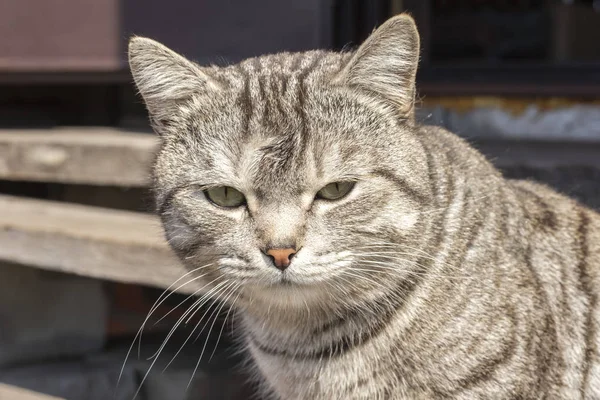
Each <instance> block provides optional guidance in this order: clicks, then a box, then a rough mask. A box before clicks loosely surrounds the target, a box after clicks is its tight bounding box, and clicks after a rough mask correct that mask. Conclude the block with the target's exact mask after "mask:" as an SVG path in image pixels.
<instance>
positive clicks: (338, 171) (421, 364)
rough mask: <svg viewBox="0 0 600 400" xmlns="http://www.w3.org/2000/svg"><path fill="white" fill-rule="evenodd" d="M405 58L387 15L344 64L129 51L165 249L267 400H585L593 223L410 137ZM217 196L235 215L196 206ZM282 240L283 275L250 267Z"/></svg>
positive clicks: (414, 132) (593, 369)
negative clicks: (150, 142)
mask: <svg viewBox="0 0 600 400" xmlns="http://www.w3.org/2000/svg"><path fill="white" fill-rule="evenodd" d="M418 47H419V40H418V34H417V32H416V28H415V26H414V23H413V22H412V20H411V19H410V17H407V16H404V15H401V16H398V17H395V18H393V19H391V20H390V21H388V22H387V23H385V24H384V25H383V26H382V27H380V28H379V29H378V30H377V31H376V32H375V33H373V35H372V36H371V37H370V38H369V39H368V41H367V42H366V43H365V44H364V45H363V46H362V47H360V48H359V49H358V50H357V51H356V52H355V53H352V54H350V53H348V54H337V53H330V52H323V51H312V52H306V53H298V54H288V53H283V54H276V55H267V56H263V57H258V58H253V59H249V60H246V61H243V62H242V63H240V64H237V65H233V66H228V67H220V68H219V67H200V66H198V65H196V64H193V63H192V62H190V61H187V60H186V59H184V58H183V57H181V56H179V55H176V54H175V53H173V52H172V51H170V50H168V49H166V48H165V47H164V46H162V45H160V44H158V43H156V42H153V41H151V40H149V39H144V38H134V39H133V40H132V41H131V43H130V63H131V67H132V72H133V75H134V78H135V80H136V83H137V85H138V88H139V90H140V93H141V94H142V96H143V97H144V99H145V101H146V103H147V105H148V108H149V111H150V116H151V120H152V122H153V124H154V127H155V129H156V131H157V132H158V133H159V134H160V135H161V137H162V147H161V150H160V151H159V153H158V155H157V159H156V165H155V168H154V177H155V182H156V198H157V203H158V206H159V210H160V216H161V218H162V220H163V224H164V228H165V231H166V235H167V238H168V239H169V242H170V244H171V246H172V248H173V249H174V250H175V251H176V253H177V254H178V255H179V256H180V257H181V259H182V260H183V261H184V263H185V264H186V265H187V266H188V267H189V268H190V269H192V268H197V267H199V266H201V265H205V264H206V263H212V264H211V265H208V266H207V267H204V269H203V270H202V271H201V272H202V274H200V272H198V273H197V275H198V276H200V275H202V281H203V282H205V284H206V288H205V290H207V291H209V294H210V295H212V296H213V297H215V298H220V299H222V300H224V301H225V302H226V303H227V304H229V305H230V306H232V307H234V308H235V310H236V311H235V312H236V313H237V314H239V317H238V318H237V321H238V322H240V321H241V326H240V330H239V334H240V337H241V339H242V340H243V343H244V344H245V346H246V347H247V349H248V352H249V354H250V355H251V360H252V365H253V366H254V368H255V372H256V374H257V376H258V378H259V380H260V381H261V382H262V386H263V389H264V392H263V393H264V395H265V396H272V397H273V398H278V399H286V400H287V399H315V400H318V399H322V400H330V399H431V398H440V399H441V398H443V399H446V398H453V399H538V398H540V399H541V398H548V399H594V398H600V363H599V359H598V357H599V350H598V346H599V344H600V343H599V336H598V335H599V332H600V331H599V328H600V327H599V324H600V320H599V319H600V312H599V311H598V301H599V299H598V296H599V294H600V287H599V286H600V276H599V274H600V216H599V215H598V214H597V213H595V212H594V211H592V210H589V209H587V208H585V207H583V206H581V205H579V204H578V203H577V202H575V201H573V200H571V199H569V198H567V197H564V196H562V195H560V194H557V193H555V192H553V191H552V190H550V189H548V188H546V187H544V186H542V185H538V184H535V183H532V182H524V181H510V180H506V179H504V178H503V177H502V176H501V175H500V174H499V173H498V172H497V171H496V170H495V169H494V168H493V167H492V166H491V164H489V163H488V162H487V161H486V160H485V159H484V158H483V157H482V156H481V155H480V154H479V153H478V152H477V151H476V150H474V149H472V148H471V147H470V146H469V145H468V144H467V143H465V142H464V141H462V140H461V139H459V138H458V137H457V136H455V135H453V134H451V133H449V132H446V131H444V130H442V129H439V128H434V127H426V126H420V125H416V124H415V123H414V119H413V106H414V93H415V87H414V78H415V73H416V67H417V62H418ZM345 180H353V181H356V186H355V187H354V189H353V190H352V191H351V192H350V194H349V195H348V196H347V197H345V198H344V199H342V200H340V201H337V202H329V201H323V200H318V199H315V193H316V192H317V191H318V190H319V189H320V188H322V187H323V186H325V185H326V184H328V183H330V182H336V181H345ZM223 185H225V186H232V187H235V188H237V189H238V190H239V191H241V192H242V193H244V195H245V196H246V199H247V205H246V206H245V207H240V208H236V209H222V208H218V207H215V206H214V205H213V204H211V203H210V202H209V201H207V199H206V198H205V197H204V195H203V192H202V190H201V189H202V188H205V187H212V186H223ZM290 244H291V245H294V246H296V247H297V248H300V251H299V252H298V254H297V255H296V256H295V258H294V259H293V261H292V264H291V266H290V267H289V268H288V269H287V270H285V272H281V271H280V270H278V269H276V268H274V267H273V265H271V263H270V261H269V259H268V257H266V256H265V255H264V254H263V253H261V251H260V249H261V248H264V247H265V246H286V245H290ZM218 285H221V286H218ZM227 285H228V286H227ZM224 287H225V288H229V290H220V289H219V288H224ZM232 299H235V300H232Z"/></svg>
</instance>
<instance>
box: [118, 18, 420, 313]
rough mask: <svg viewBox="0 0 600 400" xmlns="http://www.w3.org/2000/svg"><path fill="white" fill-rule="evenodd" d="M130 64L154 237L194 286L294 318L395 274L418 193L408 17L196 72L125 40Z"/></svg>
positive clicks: (407, 249) (161, 51)
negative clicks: (343, 39)
mask: <svg viewBox="0 0 600 400" xmlns="http://www.w3.org/2000/svg"><path fill="white" fill-rule="evenodd" d="M129 55H130V65H131V70H132V72H133V76H134V78H135V82H136V84H137V87H138V89H139V91H140V93H141V95H142V96H143V98H144V100H145V102H146V105H147V107H148V110H149V113H150V117H151V121H152V124H153V126H154V129H155V131H156V132H157V133H158V134H159V135H160V137H161V140H162V146H161V149H160V151H159V153H158V155H157V159H156V164H155V168H154V177H155V183H156V194H157V203H158V207H159V210H160V216H161V218H162V220H163V224H164V228H165V231H166V235H167V238H168V240H169V243H170V244H171V246H172V248H173V249H174V250H175V252H176V253H177V254H178V255H179V256H180V257H181V259H182V260H183V262H184V263H185V264H186V266H187V267H188V268H189V269H195V268H198V270H197V272H195V274H196V276H198V277H200V276H202V278H199V279H200V280H202V281H203V284H204V285H207V286H206V288H207V289H210V290H213V293H214V294H215V295H218V294H219V293H226V292H227V290H225V288H230V289H231V288H233V287H235V288H239V289H240V290H242V292H243V293H246V296H245V297H246V298H248V297H254V298H255V299H258V300H262V301H266V302H272V303H273V304H279V305H282V306H289V307H294V306H296V305H300V304H301V305H302V307H304V306H305V305H306V304H307V303H310V302H311V301H317V302H320V303H321V304H323V301H331V300H332V299H335V298H340V296H353V295H354V294H357V293H361V294H368V293H369V292H370V291H371V290H375V289H376V288H377V286H378V285H381V284H387V282H391V281H394V279H390V278H391V277H393V276H399V275H405V277H406V276H408V275H407V274H409V273H410V269H411V268H413V264H411V263H412V262H413V258H414V257H413V256H412V254H416V250H415V249H416V248H417V247H418V246H419V240H421V239H422V238H421V233H422V229H423V227H422V225H423V221H421V219H420V216H419V211H420V210H421V209H422V208H423V207H424V204H425V203H427V201H428V200H429V199H430V197H431V192H430V185H429V180H428V177H427V158H426V155H425V152H424V150H423V148H422V147H421V145H420V143H419V140H418V137H417V135H416V134H415V129H414V123H413V107H414V98H415V74H416V69H417V64H418V58H419V37H418V33H417V30H416V27H415V24H414V22H413V20H412V19H411V18H410V17H408V16H406V15H400V16H397V17H394V18H392V19H391V20H389V21H387V22H386V23H385V24H383V25H382V26H381V27H380V28H379V29H378V30H376V31H375V32H374V33H373V34H372V35H371V36H370V37H369V39H367V41H366V42H365V43H364V44H363V45H362V46H360V47H359V48H358V50H357V51H355V52H353V53H345V54H338V53H329V52H320V51H315V52H307V53H296V54H289V53H283V54H276V55H268V56H263V57H258V58H253V59H249V60H246V61H243V62H242V63H240V64H238V65H233V66H228V67H201V66H198V65H196V64H194V63H192V62H190V61H188V60H186V59H185V58H184V57H182V56H180V55H178V54H176V53H174V52H173V51H171V50H169V49H167V48H166V47H164V46H163V45H161V44H159V43H156V42H154V41H152V40H150V39H145V38H133V39H132V40H131V42H130V46H129Z"/></svg>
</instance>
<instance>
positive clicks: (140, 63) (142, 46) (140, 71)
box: [129, 37, 219, 134]
mask: <svg viewBox="0 0 600 400" xmlns="http://www.w3.org/2000/svg"><path fill="white" fill-rule="evenodd" d="M129 67H130V68H131V73H132V75H133V80H134V81H135V84H136V86H137V88H138V91H139V92H140V94H141V95H142V97H143V99H144V102H145V103H146V107H147V108H148V112H149V113H150V118H151V120H152V124H153V126H154V128H155V130H156V131H157V132H158V133H159V134H160V133H162V130H163V128H165V127H166V126H167V125H168V124H169V121H170V118H171V117H172V116H173V115H174V114H175V112H176V111H177V107H178V106H179V105H180V104H182V103H183V102H185V101H186V100H189V99H190V98H192V97H193V96H194V94H198V93H202V92H206V91H208V90H218V89H219V87H218V84H217V83H216V82H215V81H214V80H212V79H211V78H210V77H209V76H208V75H206V74H205V73H204V72H203V70H202V68H201V67H200V66H198V65H197V64H195V63H193V62H192V61H189V60H188V59H186V58H185V57H183V56H181V55H179V54H177V53H176V52H174V51H173V50H171V49H169V48H168V47H166V46H164V45H162V44H160V43H158V42H156V41H154V40H152V39H148V38H144V37H133V38H131V40H130V41H129Z"/></svg>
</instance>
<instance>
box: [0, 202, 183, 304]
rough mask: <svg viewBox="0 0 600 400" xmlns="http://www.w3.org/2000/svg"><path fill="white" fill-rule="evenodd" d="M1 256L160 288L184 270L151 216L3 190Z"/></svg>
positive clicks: (24, 263) (4, 259)
mask: <svg viewBox="0 0 600 400" xmlns="http://www.w3.org/2000/svg"><path fill="white" fill-rule="evenodd" d="M0 260H3V261H8V262H13V263H18V264H22V265H29V266H33V267H38V268H43V269H47V270H52V271H57V272H65V273H73V274H77V275H83V276H88V277H93V278H99V279H107V280H114V281H119V282H127V283H136V284H142V285H148V286H155V287H160V288H166V287H168V286H170V285H171V284H172V283H173V282H174V281H175V280H177V279H178V278H179V277H181V276H183V275H184V274H185V273H186V270H185V269H184V267H183V266H182V265H181V264H180V263H179V261H178V260H177V258H176V257H175V256H174V255H173V254H172V252H171V250H170V248H169V247H168V245H167V244H166V242H165V240H164V238H163V233H162V228H161V225H160V222H159V220H158V219H157V218H156V217H154V216H152V215H149V214H143V213H135V212H128V211H117V210H111V209H103V208H99V207H89V206H81V205H75V204H67V203H59V202H51V201H44V200H35V199H25V198H20V197H12V196H4V195H0ZM194 289H195V287H192V285H189V286H188V287H186V288H183V289H182V290H181V291H182V292H185V293H189V292H192V291H193V290H194Z"/></svg>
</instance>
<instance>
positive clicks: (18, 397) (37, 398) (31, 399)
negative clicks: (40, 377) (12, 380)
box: [0, 383, 63, 400]
mask: <svg viewBox="0 0 600 400" xmlns="http://www.w3.org/2000/svg"><path fill="white" fill-rule="evenodd" d="M0 400H63V399H60V398H58V397H54V396H48V395H47V394H42V393H36V392H32V391H30V390H26V389H22V388H20V387H16V386H11V385H6V384H4V383H0Z"/></svg>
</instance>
